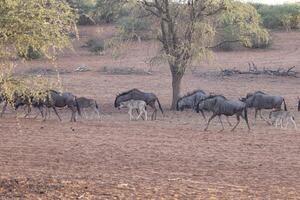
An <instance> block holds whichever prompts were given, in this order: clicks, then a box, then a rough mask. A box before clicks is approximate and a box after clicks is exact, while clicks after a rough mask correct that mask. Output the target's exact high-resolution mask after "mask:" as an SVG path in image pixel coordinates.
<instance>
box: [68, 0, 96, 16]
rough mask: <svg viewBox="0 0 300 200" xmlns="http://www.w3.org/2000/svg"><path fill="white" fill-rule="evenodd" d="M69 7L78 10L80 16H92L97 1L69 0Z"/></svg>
mask: <svg viewBox="0 0 300 200" xmlns="http://www.w3.org/2000/svg"><path fill="white" fill-rule="evenodd" d="M67 2H68V3H69V5H70V6H71V7H72V8H74V9H76V10H77V11H78V13H79V14H83V13H84V14H90V13H91V12H93V10H94V8H95V5H96V2H97V0H67Z"/></svg>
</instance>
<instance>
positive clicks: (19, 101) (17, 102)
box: [14, 96, 28, 110]
mask: <svg viewBox="0 0 300 200" xmlns="http://www.w3.org/2000/svg"><path fill="white" fill-rule="evenodd" d="M27 102H28V98H26V97H24V96H16V97H14V107H15V110H17V109H18V108H19V107H20V106H24V105H26V104H27Z"/></svg>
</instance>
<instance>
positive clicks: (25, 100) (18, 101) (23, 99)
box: [14, 95, 44, 118]
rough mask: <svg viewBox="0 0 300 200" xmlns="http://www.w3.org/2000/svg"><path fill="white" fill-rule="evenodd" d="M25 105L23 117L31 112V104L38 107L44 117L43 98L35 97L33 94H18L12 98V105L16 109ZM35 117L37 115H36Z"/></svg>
mask: <svg viewBox="0 0 300 200" xmlns="http://www.w3.org/2000/svg"><path fill="white" fill-rule="evenodd" d="M24 105H25V106H27V113H26V115H25V117H27V116H28V115H29V114H30V113H31V106H32V107H34V108H38V109H39V111H40V113H41V115H42V117H43V118H44V100H42V99H39V98H35V97H33V96H29V97H28V96H23V95H18V96H15V98H14V107H15V110H17V109H18V108H19V107H20V106H24ZM36 117H37V116H36Z"/></svg>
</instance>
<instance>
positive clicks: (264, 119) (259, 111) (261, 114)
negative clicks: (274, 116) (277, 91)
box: [259, 110, 271, 125]
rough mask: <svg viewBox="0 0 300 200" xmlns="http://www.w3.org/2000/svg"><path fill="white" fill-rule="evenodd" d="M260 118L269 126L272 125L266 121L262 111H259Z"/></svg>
mask: <svg viewBox="0 0 300 200" xmlns="http://www.w3.org/2000/svg"><path fill="white" fill-rule="evenodd" d="M259 116H260V118H261V119H262V120H264V121H265V122H267V124H269V125H271V123H270V122H269V121H268V120H266V119H265V118H264V117H263V116H262V114H261V110H259Z"/></svg>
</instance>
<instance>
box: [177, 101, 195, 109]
mask: <svg viewBox="0 0 300 200" xmlns="http://www.w3.org/2000/svg"><path fill="white" fill-rule="evenodd" d="M187 101H188V100H185V99H183V98H180V99H178V101H177V103H176V110H177V111H183V110H184V109H186V108H191V106H192V105H190V103H188V102H187Z"/></svg>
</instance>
